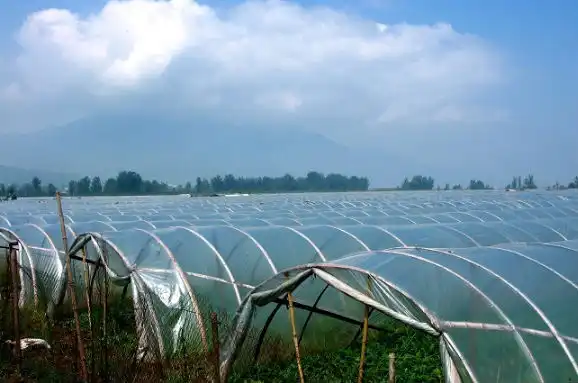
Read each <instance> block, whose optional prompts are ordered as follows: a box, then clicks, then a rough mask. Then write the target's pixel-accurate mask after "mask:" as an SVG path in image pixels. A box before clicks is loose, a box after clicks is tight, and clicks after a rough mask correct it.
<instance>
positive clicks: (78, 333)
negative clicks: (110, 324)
mask: <svg viewBox="0 0 578 383" xmlns="http://www.w3.org/2000/svg"><path fill="white" fill-rule="evenodd" d="M56 206H57V208H58V216H59V218H60V231H61V232H62V243H63V246H64V254H65V258H66V274H67V278H68V294H69V295H70V302H71V304H72V311H73V313H74V323H75V327H76V340H77V346H78V355H79V357H80V372H81V376H82V380H83V381H84V382H87V381H88V372H87V370H86V356H85V355H84V342H83V341H82V332H81V331H80V319H79V316H78V306H77V304H76V291H75V288H74V279H73V276H72V265H71V264H70V254H69V253H68V250H69V249H68V236H67V235H66V225H65V223H64V213H63V211H62V198H61V196H60V192H56Z"/></svg>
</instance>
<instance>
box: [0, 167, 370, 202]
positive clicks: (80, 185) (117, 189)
mask: <svg viewBox="0 0 578 383" xmlns="http://www.w3.org/2000/svg"><path fill="white" fill-rule="evenodd" d="M368 188H369V180H368V179H367V178H366V177H357V176H351V177H348V176H344V175H341V174H335V173H331V174H327V175H324V174H322V173H319V172H314V171H311V172H309V173H307V175H306V176H305V177H297V178H295V177H293V176H292V175H290V174H285V175H284V176H281V177H236V176H234V175H232V174H227V175H225V176H220V175H217V176H215V177H212V178H211V179H205V178H200V177H197V180H196V182H195V186H194V187H193V185H192V184H191V182H187V183H186V184H185V185H178V186H174V185H169V184H167V183H165V182H159V181H157V180H152V181H151V180H145V179H143V178H142V176H141V175H140V174H138V173H136V172H134V171H127V170H123V171H121V172H119V173H118V175H117V176H116V177H111V178H109V179H107V180H106V181H104V184H103V182H102V180H101V179H100V177H98V176H97V177H93V178H90V177H88V176H86V177H83V178H81V179H79V180H71V181H69V182H68V188H67V191H68V194H70V195H72V196H98V195H108V196H113V195H115V196H116V195H160V194H183V193H189V194H198V195H210V194H214V193H281V192H306V191H328V192H329V191H364V190H368ZM14 193H16V194H18V195H19V196H21V197H43V196H54V194H55V193H56V187H55V186H54V185H52V184H48V185H47V186H46V187H44V186H43V185H42V180H40V179H39V178H38V177H34V178H33V179H32V181H31V182H29V183H26V184H23V185H10V186H8V187H6V185H4V184H1V183H0V195H8V194H14Z"/></svg>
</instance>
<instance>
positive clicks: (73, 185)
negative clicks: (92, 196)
mask: <svg viewBox="0 0 578 383" xmlns="http://www.w3.org/2000/svg"><path fill="white" fill-rule="evenodd" d="M76 184H77V182H76V181H74V180H71V181H69V182H68V194H69V195H76Z"/></svg>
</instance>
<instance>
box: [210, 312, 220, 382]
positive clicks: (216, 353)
mask: <svg viewBox="0 0 578 383" xmlns="http://www.w3.org/2000/svg"><path fill="white" fill-rule="evenodd" d="M211 330H212V333H213V334H212V338H213V363H214V364H215V378H214V379H215V380H214V381H215V383H220V382H221V374H220V371H221V369H220V361H221V360H220V350H219V319H218V318H217V313H216V312H214V311H213V312H212V313H211Z"/></svg>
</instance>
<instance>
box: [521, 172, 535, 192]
mask: <svg viewBox="0 0 578 383" xmlns="http://www.w3.org/2000/svg"><path fill="white" fill-rule="evenodd" d="M519 181H520V180H519V179H518V182H519ZM523 185H524V186H523V187H524V189H537V188H538V187H537V186H536V183H535V182H534V175H533V174H528V175H527V176H526V177H525V178H524V183H523Z"/></svg>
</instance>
